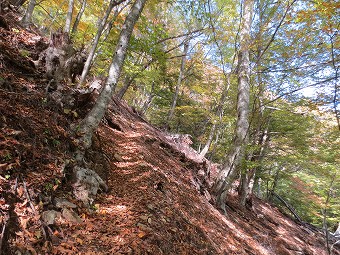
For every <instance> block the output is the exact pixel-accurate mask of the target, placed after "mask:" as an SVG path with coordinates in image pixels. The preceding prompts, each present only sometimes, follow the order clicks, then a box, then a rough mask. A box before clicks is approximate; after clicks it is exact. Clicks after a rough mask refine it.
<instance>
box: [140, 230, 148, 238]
mask: <svg viewBox="0 0 340 255" xmlns="http://www.w3.org/2000/svg"><path fill="white" fill-rule="evenodd" d="M145 236H146V233H145V232H144V231H140V232H139V233H138V237H139V238H143V237H145Z"/></svg>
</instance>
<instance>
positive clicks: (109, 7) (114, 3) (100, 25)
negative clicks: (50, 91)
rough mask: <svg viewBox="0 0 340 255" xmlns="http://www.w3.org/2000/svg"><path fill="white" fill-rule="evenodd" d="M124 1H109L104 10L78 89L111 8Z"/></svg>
mask: <svg viewBox="0 0 340 255" xmlns="http://www.w3.org/2000/svg"><path fill="white" fill-rule="evenodd" d="M124 1H126V0H120V1H115V0H111V1H110V4H109V6H108V7H107V9H106V12H105V14H104V17H103V19H102V20H101V22H100V23H99V26H98V31H97V34H96V36H95V38H94V40H93V44H92V47H91V50H90V52H89V55H88V56H87V59H86V61H85V65H84V69H83V72H82V74H81V76H80V81H79V84H78V87H80V86H81V85H82V84H83V83H84V82H85V79H86V76H87V74H88V72H89V71H90V67H91V63H92V60H93V57H94V55H95V53H96V49H97V46H98V43H99V39H100V37H101V35H102V33H103V30H104V28H105V25H106V22H107V19H108V18H109V16H110V13H111V11H112V9H113V7H115V6H117V5H118V4H121V3H122V2H124Z"/></svg>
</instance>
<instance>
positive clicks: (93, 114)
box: [77, 0, 147, 161]
mask: <svg viewBox="0 0 340 255" xmlns="http://www.w3.org/2000/svg"><path fill="white" fill-rule="evenodd" d="M146 1H147V0H136V1H135V3H134V5H133V6H132V8H131V11H130V12H129V14H128V16H127V17H126V19H125V22H124V25H123V27H122V30H121V32H120V35H119V39H118V42H117V46H116V50H115V53H114V55H113V59H112V63H111V65H110V69H109V75H108V78H107V81H106V83H105V85H104V87H103V90H102V92H101V93H100V95H99V97H98V99H97V101H96V104H95V105H94V107H93V108H92V110H91V111H90V112H89V113H88V114H87V116H86V117H85V118H84V119H83V120H82V121H81V123H80V124H79V126H78V127H77V132H78V134H80V135H81V137H80V139H79V145H80V146H81V148H79V149H80V151H78V155H77V160H78V161H79V160H82V156H83V153H84V152H85V150H86V149H88V148H89V147H90V146H91V143H92V135H93V132H94V131H95V130H96V129H97V127H98V125H99V123H100V121H101V119H102V118H103V116H104V114H105V111H106V109H107V107H108V104H109V103H110V101H111V98H112V95H113V93H114V90H115V88H116V85H117V82H118V79H119V76H120V73H121V70H122V67H123V64H124V59H125V56H126V52H127V47H128V44H129V40H130V37H131V35H132V32H133V28H134V25H135V23H136V22H137V20H138V18H139V16H140V14H141V12H142V10H143V7H144V5H145V3H146Z"/></svg>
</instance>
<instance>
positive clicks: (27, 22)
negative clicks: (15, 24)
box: [21, 0, 36, 27]
mask: <svg viewBox="0 0 340 255" xmlns="http://www.w3.org/2000/svg"><path fill="white" fill-rule="evenodd" d="M35 5H36V0H30V1H29V2H28V6H27V9H26V13H25V15H24V17H23V18H22V20H21V23H22V25H23V26H24V27H27V26H29V25H30V24H32V15H33V11H34V7H35Z"/></svg>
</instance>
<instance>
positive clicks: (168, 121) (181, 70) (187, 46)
mask: <svg viewBox="0 0 340 255" xmlns="http://www.w3.org/2000/svg"><path fill="white" fill-rule="evenodd" d="M188 50H189V39H188V38H186V39H185V42H184V49H183V56H182V60H181V68H180V70H179V75H178V80H177V84H176V91H175V95H174V98H173V101H172V105H171V108H170V112H169V116H168V119H167V124H168V126H169V124H170V121H171V120H172V118H173V116H174V112H175V108H176V104H177V99H178V94H179V89H180V87H181V83H182V80H183V77H184V68H185V62H186V59H187V54H188Z"/></svg>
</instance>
